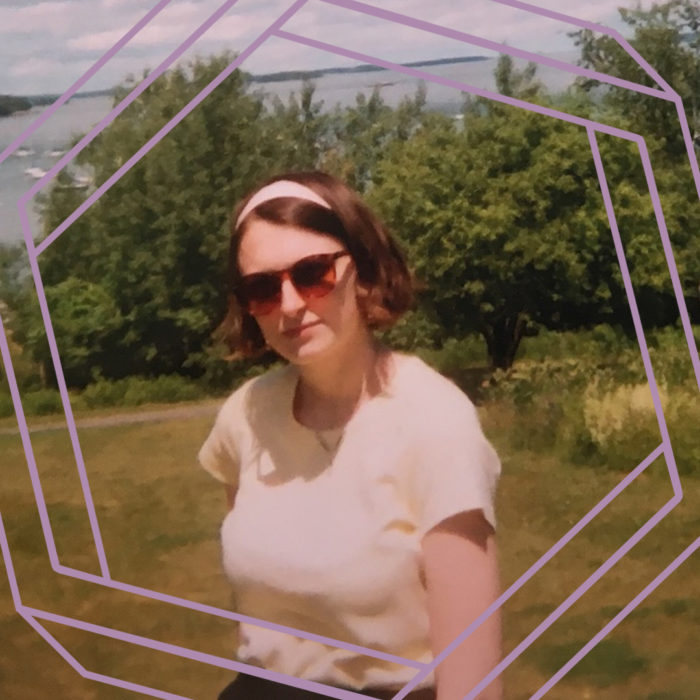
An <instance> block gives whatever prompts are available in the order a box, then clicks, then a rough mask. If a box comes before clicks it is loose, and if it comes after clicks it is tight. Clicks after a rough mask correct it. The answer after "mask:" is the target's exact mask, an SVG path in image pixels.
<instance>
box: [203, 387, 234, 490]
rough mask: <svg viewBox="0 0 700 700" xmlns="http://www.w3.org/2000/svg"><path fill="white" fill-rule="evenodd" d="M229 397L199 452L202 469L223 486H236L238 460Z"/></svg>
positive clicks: (232, 412) (231, 406)
mask: <svg viewBox="0 0 700 700" xmlns="http://www.w3.org/2000/svg"><path fill="white" fill-rule="evenodd" d="M232 398H233V397H231V398H230V399H229V400H228V401H227V402H226V403H225V404H224V405H223V406H222V407H221V410H220V411H219V413H218V415H217V417H216V421H215V422H214V427H213V428H212V430H211V432H210V433H209V435H208V436H207V439H206V440H205V441H204V444H203V445H202V447H201V448H200V450H199V454H198V460H199V463H200V465H201V466H202V467H204V469H206V470H207V471H208V472H209V473H210V474H211V475H212V476H214V477H215V478H216V479H218V480H219V481H221V482H223V483H224V484H229V485H231V486H237V485H238V468H239V458H238V450H237V447H236V438H235V430H234V429H235V425H236V417H235V415H233V414H234V410H233V408H234V405H235V404H234V402H233V401H232V400H231V399H232Z"/></svg>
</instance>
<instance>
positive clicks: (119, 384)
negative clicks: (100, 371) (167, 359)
mask: <svg viewBox="0 0 700 700" xmlns="http://www.w3.org/2000/svg"><path fill="white" fill-rule="evenodd" d="M201 397H202V390H201V388H200V387H199V385H197V384H195V383H194V382H192V381H191V380H188V379H185V378H184V377H181V376H179V375H164V376H161V377H157V378H155V379H146V378H144V377H127V378H125V379H117V380H108V379H100V380H98V381H97V382H94V383H93V384H90V385H89V386H87V387H86V388H85V390H84V391H83V392H82V394H81V398H82V400H83V401H84V403H85V405H86V406H87V407H88V408H97V407H100V406H138V405H140V404H144V403H175V402H177V401H193V400H196V399H199V398H201Z"/></svg>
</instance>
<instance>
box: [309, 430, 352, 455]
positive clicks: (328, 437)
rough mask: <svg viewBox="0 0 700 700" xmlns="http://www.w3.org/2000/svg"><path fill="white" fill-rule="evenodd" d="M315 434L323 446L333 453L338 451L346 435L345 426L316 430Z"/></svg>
mask: <svg viewBox="0 0 700 700" xmlns="http://www.w3.org/2000/svg"><path fill="white" fill-rule="evenodd" d="M313 432H314V435H315V436H316V440H317V442H318V444H319V445H321V447H322V448H323V449H324V450H325V451H326V452H328V453H329V454H333V453H334V452H337V451H338V448H339V447H340V443H341V442H342V441H343V437H344V436H345V428H332V429H331V430H314V431H313Z"/></svg>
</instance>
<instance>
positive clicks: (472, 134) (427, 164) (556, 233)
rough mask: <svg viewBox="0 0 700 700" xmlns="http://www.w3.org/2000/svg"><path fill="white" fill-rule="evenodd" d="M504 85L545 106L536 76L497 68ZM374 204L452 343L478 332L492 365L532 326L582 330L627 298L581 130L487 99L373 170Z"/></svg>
mask: <svg viewBox="0 0 700 700" xmlns="http://www.w3.org/2000/svg"><path fill="white" fill-rule="evenodd" d="M497 75H499V83H500V85H501V86H502V87H505V88H507V89H513V88H514V87H516V86H517V87H519V88H520V89H521V90H523V91H527V92H528V94H529V95H531V96H535V97H536V98H537V99H539V100H545V99H546V95H544V94H543V93H542V92H541V89H540V90H539V92H538V91H536V90H535V91H534V92H533V90H534V87H535V84H534V82H533V81H534V71H532V70H531V69H526V71H525V72H524V73H522V74H518V72H517V71H514V69H513V66H512V62H510V60H509V59H508V58H504V59H502V60H501V62H500V64H499V70H498V71H497ZM374 182H375V187H374V188H373V189H372V190H371V192H370V195H369V196H370V198H371V200H372V202H373V203H374V204H375V206H377V207H378V208H379V209H380V210H381V211H382V213H383V215H384V217H385V218H386V219H387V220H388V221H390V222H391V224H392V226H393V228H394V230H395V231H396V232H397V233H398V234H399V235H400V236H401V238H402V239H403V241H404V242H405V244H406V245H407V247H408V250H409V254H410V257H411V259H412V261H413V263H414V265H415V267H416V271H417V274H418V275H419V277H420V278H421V279H422V280H424V281H425V283H426V285H427V288H428V290H427V292H426V294H425V298H426V302H427V303H428V304H429V305H430V306H431V307H432V308H434V310H435V311H436V313H437V314H438V317H439V318H440V319H441V322H442V324H443V325H444V327H445V328H446V332H447V333H448V335H454V336H459V335H462V334H464V333H467V332H470V331H478V332H480V333H481V334H482V336H483V337H484V339H485V342H486V344H487V347H488V353H489V356H490V358H491V361H492V364H493V365H494V366H495V367H502V368H504V367H508V366H510V364H511V363H512V362H513V359H514V357H515V353H516V351H517V348H518V344H519V342H520V340H521V338H522V337H523V334H524V333H525V332H526V330H527V328H528V325H529V324H532V323H536V324H544V325H546V326H549V327H566V326H577V325H582V324H584V323H586V322H588V321H589V320H591V319H594V318H599V317H601V316H604V315H605V314H606V313H609V312H610V310H611V308H612V307H611V299H613V298H616V297H619V296H620V282H619V279H618V278H616V277H615V275H614V264H615V258H614V250H613V248H612V245H611V243H610V240H609V239H610V236H609V226H608V222H607V219H606V218H605V214H604V211H603V208H602V203H601V198H600V194H599V189H598V183H597V179H596V175H595V170H594V165H593V161H592V158H591V155H590V149H589V145H588V140H587V137H586V134H585V132H584V131H583V130H582V129H580V128H578V127H574V126H572V125H570V124H567V123H565V122H562V121H558V120H552V119H549V118H546V117H543V116H541V115H537V114H534V113H532V112H526V111H523V110H520V109H515V108H511V107H508V106H504V105H501V104H499V103H495V102H488V101H485V100H474V101H470V102H469V104H468V107H467V110H466V112H465V115H464V126H463V128H459V127H457V126H455V125H454V122H453V120H450V119H448V118H446V117H440V116H433V117H431V118H430V119H426V120H425V122H424V125H423V127H422V128H421V129H419V130H418V131H417V132H416V133H415V134H414V135H413V137H411V138H410V139H409V140H407V141H405V142H396V143H395V144H393V146H392V147H391V148H390V150H389V153H388V155H387V157H386V158H385V159H384V160H383V161H382V162H380V163H379V164H378V165H377V167H376V177H375V179H374Z"/></svg>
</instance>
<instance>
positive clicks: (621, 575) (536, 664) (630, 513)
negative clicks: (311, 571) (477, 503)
mask: <svg viewBox="0 0 700 700" xmlns="http://www.w3.org/2000/svg"><path fill="white" fill-rule="evenodd" d="M482 416H483V419H484V425H485V428H486V430H487V432H488V434H489V435H490V437H491V438H492V440H493V441H494V443H495V444H496V446H497V447H498V449H499V452H500V454H501V456H502V459H503V465H504V476H503V479H502V482H501V489H500V494H499V504H498V514H499V545H500V550H501V561H502V564H501V567H502V580H503V587H504V588H507V587H508V586H510V585H511V584H512V583H513V582H514V581H515V580H516V579H517V578H518V577H519V576H520V575H521V574H522V573H523V572H524V571H525V570H526V569H527V568H528V567H529V566H530V565H531V564H532V563H534V561H536V559H537V558H538V557H539V556H541V555H542V554H544V553H545V552H546V551H547V550H548V549H549V548H550V547H551V546H552V545H553V544H554V543H555V542H556V541H557V540H558V539H559V538H560V537H561V536H563V535H564V534H565V533H566V532H567V530H568V529H569V528H570V527H571V526H572V525H573V524H574V523H576V521H577V520H578V519H579V518H580V517H582V516H583V515H584V514H585V513H586V512H587V511H588V510H589V509H590V508H592V507H593V506H594V505H595V504H596V503H597V502H598V501H599V500H600V498H602V497H603V496H604V495H605V494H606V493H607V492H608V491H609V490H610V489H611V488H613V487H614V486H615V485H616V484H617V483H618V482H619V481H620V480H621V479H622V478H623V476H624V474H623V473H620V472H610V471H602V470H600V469H593V468H591V467H586V466H581V465H578V466H572V465H570V464H568V463H565V462H563V461H562V460H561V459H559V458H557V457H555V456H553V455H546V454H540V453H536V452H533V451H528V450H525V449H522V448H519V449H516V448H514V447H513V446H512V445H510V444H509V442H508V436H509V424H511V422H512V421H513V420H517V419H518V417H517V416H513V415H511V414H508V413H507V412H506V411H503V410H501V407H499V406H498V405H493V404H492V405H488V406H485V407H484V408H483V409H482ZM522 419H523V420H526V417H524V418H522ZM34 420H37V421H39V419H34ZM211 422H212V418H211V417H198V418H192V419H188V420H183V419H178V420H170V421H166V422H161V423H147V424H136V425H126V426H114V427H104V428H91V429H84V430H82V431H81V432H80V438H81V448H82V452H83V456H84V459H85V463H86V466H87V471H88V475H89V479H90V484H91V488H92V494H93V499H94V502H95V504H96V508H97V513H98V518H99V522H100V528H101V532H102V537H103V540H104V543H105V548H106V551H107V554H108V561H109V565H110V570H111V574H112V576H113V578H115V579H117V580H119V581H124V582H127V583H131V584H135V585H139V586H143V587H145V588H149V589H152V590H155V591H159V592H163V593H169V594H171V595H175V596H180V597H182V598H187V599H189V600H193V601H197V602H201V603H206V604H210V605H214V606H217V607H222V608H229V607H230V605H231V601H230V597H229V590H228V586H227V584H226V581H225V579H224V577H223V575H222V574H221V571H220V563H219V545H218V528H219V524H220V521H221V518H222V516H223V514H224V497H223V490H222V489H221V487H220V486H219V485H218V484H216V483H215V482H214V481H213V480H212V479H211V478H210V477H209V476H208V475H206V474H205V473H203V472H202V471H201V470H200V469H198V468H197V466H196V463H195V455H196V452H197V450H198V447H199V445H200V444H201V442H202V440H203V439H204V437H205V435H206V434H207V431H208V429H209V427H210V425H211ZM32 444H33V448H34V451H35V456H36V460H37V466H38V469H39V472H40V475H41V479H42V488H43V491H44V496H45V499H46V502H47V504H48V510H49V515H50V518H51V522H52V526H53V528H54V535H55V539H56V546H57V549H58V552H59V555H60V558H61V562H62V563H63V564H65V565H67V566H72V567H75V568H80V569H83V570H85V571H90V572H94V573H97V572H98V564H97V557H96V554H95V547H94V545H93V543H92V536H91V532H90V528H89V523H88V519H87V515H86V512H85V508H84V506H83V497H82V493H81V490H80V483H79V479H78V474H77V470H76V468H75V462H74V458H73V454H72V449H71V445H70V442H69V440H68V436H67V433H66V432H65V431H55V432H47V433H37V434H36V435H34V436H33V438H32ZM0 454H2V455H3V480H2V488H1V489H0V512H1V513H2V517H3V520H4V523H5V527H6V530H7V533H8V537H9V540H10V547H11V551H12V554H13V562H14V566H15V569H16V573H17V577H18V580H19V584H20V588H21V591H22V596H23V602H24V603H25V604H27V605H31V606H33V607H37V608H42V609H46V610H50V611H51V612H55V613H59V614H63V615H67V616H73V617H77V618H80V619H83V620H87V621H90V622H93V623H95V624H101V625H105V626H111V627H115V628H118V629H120V630H124V631H127V632H131V633H133V634H140V635H143V636H147V637H152V638H154V639H159V640H162V641H165V642H170V643H172V644H178V645H181V646H184V647H190V648H192V649H196V650H198V651H202V652H207V653H211V654H216V655H219V656H224V657H230V655H231V650H232V648H233V644H234V639H235V625H234V624H233V623H232V622H229V621H227V620H224V619H221V618H217V617H214V616H209V615H205V614H203V613H197V612H194V611H188V610H186V609H183V608H177V607H173V606H170V605H166V604H164V603H160V602H158V601H154V600H149V599H147V598H140V597H136V596H131V595H127V594H123V593H121V592H119V591H115V590H110V589H106V588H102V587H98V586H96V585H92V584H87V583H83V582H80V581H77V580H72V579H69V578H66V577H62V576H58V575H56V574H55V573H54V572H53V571H52V570H51V569H50V566H49V563H48V557H47V555H46V548H45V545H44V542H43V539H42V534H41V528H40V523H39V518H38V515H37V511H36V507H35V505H34V497H33V494H32V489H31V483H30V480H29V476H28V472H27V469H26V464H25V459H24V453H23V450H22V446H21V443H20V440H19V437H18V436H11V435H3V436H0ZM635 464H636V462H633V463H631V464H630V468H632V467H633V466H634V465H635ZM684 489H685V498H684V501H683V502H682V503H681V505H679V506H678V507H677V508H676V509H675V510H674V511H673V512H672V513H671V515H670V516H669V517H668V518H666V519H665V520H664V521H662V523H661V524H659V525H658V526H657V527H656V528H655V529H654V530H652V532H651V533H650V534H649V535H647V537H646V538H644V540H642V542H641V543H640V544H638V545H637V546H636V547H635V548H634V549H633V550H632V552H630V554H629V556H627V557H625V558H624V559H622V561H621V562H620V563H619V564H618V565H616V566H615V567H614V568H613V569H612V570H611V571H610V572H608V574H607V575H606V576H604V577H603V578H602V579H601V580H600V581H599V582H598V583H597V584H596V585H595V586H594V587H593V588H591V589H590V590H589V591H588V592H587V593H586V594H585V595H584V596H583V597H582V598H581V599H580V600H578V601H577V602H576V603H575V604H574V605H573V606H571V607H570V609H568V611H567V612H566V613H565V614H564V615H563V616H562V617H561V618H560V619H559V620H557V621H556V622H555V623H554V624H553V625H552V626H551V627H550V628H549V629H548V630H547V631H546V632H544V633H543V634H542V635H541V636H540V637H539V638H538V639H537V640H536V641H535V642H534V644H532V646H531V647H529V648H528V649H527V650H526V651H525V652H524V653H523V654H522V655H521V656H519V657H518V658H517V660H516V661H514V663H513V664H512V665H511V666H510V667H509V668H508V669H507V671H506V672H505V675H504V678H505V684H506V697H507V698H513V699H518V700H519V699H520V698H528V697H529V696H530V695H532V693H534V692H535V691H536V690H537V689H538V688H539V687H540V686H541V685H542V684H543V683H544V682H546V680H547V679H548V678H549V677H550V676H551V674H552V673H554V672H555V671H556V670H557V669H558V668H559V667H560V666H561V665H562V664H563V663H564V662H566V661H567V660H568V659H569V658H570V657H571V656H572V655H573V654H574V653H575V652H576V651H578V649H579V648H580V647H581V646H582V645H583V644H584V643H585V642H586V641H587V640H588V639H589V638H590V637H591V636H592V635H593V634H595V633H596V632H597V631H598V630H599V629H600V628H601V627H603V625H605V623H606V622H607V621H608V620H609V619H610V618H612V617H613V616H614V615H615V614H616V613H617V611H618V610H620V609H621V608H622V607H623V606H624V605H625V604H626V603H627V602H628V601H629V600H630V599H631V598H632V597H633V596H634V595H636V594H637V593H638V592H639V591H640V590H641V589H642V588H643V587H644V586H645V585H646V584H647V583H648V582H649V581H650V580H651V579H652V578H653V577H654V576H655V575H656V574H657V573H658V572H659V571H660V570H661V569H663V568H664V567H665V566H666V565H667V564H668V563H669V562H670V561H671V560H672V559H673V558H674V557H675V556H677V554H679V553H680V552H681V551H682V550H683V549H684V548H685V547H686V546H687V545H688V544H690V542H692V540H693V539H694V538H695V537H696V536H697V533H698V530H699V529H700V527H699V526H700V509H698V501H699V500H700V498H699V496H700V481H698V480H697V479H685V481H684ZM671 495H672V491H671V486H670V483H669V480H668V477H667V474H666V467H665V464H664V463H663V460H658V461H657V462H656V463H655V464H653V465H652V466H651V467H650V468H649V469H648V470H647V473H645V474H643V475H642V476H641V477H640V478H639V479H637V481H635V482H634V483H633V484H632V485H630V486H629V487H628V488H627V490H626V491H624V492H623V493H622V494H621V495H620V496H619V497H618V498H617V499H616V500H615V501H614V502H613V503H612V504H611V505H610V506H608V508H606V509H605V510H604V511H603V513H601V514H600V516H599V517H598V518H597V519H596V520H595V521H593V522H592V523H591V524H590V525H588V526H587V527H586V528H585V529H584V530H583V532H581V533H580V535H579V536H578V537H576V538H575V539H574V540H573V541H572V542H571V543H570V544H568V545H567V546H566V547H565V548H564V549H563V550H562V551H561V552H560V553H559V554H558V555H557V556H556V557H555V558H554V559H553V560H552V561H550V562H549V563H548V564H547V565H546V566H545V567H544V568H543V569H542V570H541V571H540V572H539V573H537V574H536V575H535V576H534V577H533V578H532V579H530V580H529V581H528V582H527V583H526V584H525V585H524V586H523V587H522V588H521V589H520V590H519V591H518V592H517V593H515V594H514V595H513V596H512V597H511V598H510V600H509V601H508V602H507V603H506V605H505V607H504V637H505V640H504V649H505V651H506V652H509V651H510V650H512V649H513V648H515V647H516V646H517V645H518V644H519V643H520V642H521V641H522V640H523V639H524V638H525V637H526V636H527V635H528V634H529V633H530V632H532V630H533V629H535V627H537V625H538V624H539V623H540V622H542V620H543V619H544V618H545V617H546V616H547V615H548V614H549V613H550V612H551V611H552V610H554V608H556V606H557V605H559V604H560V603H561V602H563V601H564V600H565V599H566V598H567V596H568V595H570V594H571V593H572V592H573V591H574V590H575V589H576V587H577V586H579V585H580V584H582V583H583V582H584V580H585V579H586V578H587V577H588V576H589V575H591V574H592V573H593V572H594V571H595V569H596V568H597V567H598V566H600V565H601V564H602V563H603V562H604V561H605V560H606V559H607V558H608V557H609V556H610V555H612V554H613V553H614V551H615V550H616V549H617V548H618V547H620V546H621V545H622V544H623V543H624V542H625V541H626V540H627V538H629V537H630V536H631V535H632V534H633V533H634V532H635V531H636V530H637V529H638V528H639V527H640V526H642V525H643V524H644V523H645V522H646V521H647V520H648V519H649V518H650V517H651V516H652V515H653V514H654V513H655V512H656V511H657V510H658V509H659V508H660V507H661V506H662V505H663V504H664V503H665V502H666V501H667V500H668V499H669V498H670V497H671ZM46 628H47V630H48V631H49V632H50V633H51V634H53V635H54V636H55V637H56V638H57V639H59V640H60V641H61V643H63V645H64V646H65V647H66V648H67V649H68V650H69V651H70V652H71V653H72V654H73V655H74V656H75V657H76V658H77V659H78V660H79V661H80V663H82V664H83V665H84V666H85V667H86V668H88V669H90V670H91V671H95V672H99V673H104V674H106V675H111V676H116V677H118V678H124V679H126V680H129V681H131V682H134V683H141V684H144V685H147V686H152V687H155V688H158V689H161V690H166V691H169V692H173V693H177V694H179V695H183V696H186V697H190V698H194V699H196V700H200V699H201V700H205V699H209V698H215V697H216V694H217V692H218V690H220V689H221V687H223V685H225V684H226V682H228V680H229V678H230V674H229V673H228V672H227V671H225V670H223V669H218V668H215V667H212V666H208V665H205V664H202V663H195V662H191V661H187V660H184V659H179V658H177V657H175V656H172V655H169V654H165V653H159V652H153V651H150V650H146V649H142V648H136V647H133V646H131V645H127V644H124V643H121V642H117V641H113V640H110V639H107V638H101V637H98V636H96V635H91V634H88V633H83V632H80V631H76V630H72V629H69V628H67V627H63V626H60V625H55V624H48V623H47V624H46ZM0 629H1V630H2V638H3V640H5V644H4V645H3V652H4V653H3V654H2V655H1V656H0V696H1V697H4V698H5V697H6V698H12V699H14V698H30V697H43V696H45V695H48V694H49V693H50V694H51V695H52V696H53V697H56V698H59V699H62V698H71V699H72V698H86V699H93V698H94V699H102V698H107V699H115V700H116V699H119V698H124V699H126V698H134V697H138V696H139V694H138V693H133V692H130V691H126V690H122V689H118V688H114V687H110V686H108V685H104V684H99V683H96V682H94V681H87V680H85V679H82V678H81V677H80V676H78V675H77V673H76V672H75V671H73V669H71V668H70V667H69V666H68V664H67V663H66V662H65V661H63V660H62V659H61V658H60V657H59V656H58V654H56V653H55V652H54V651H53V650H52V649H51V648H50V647H49V646H48V644H47V643H46V642H44V641H43V640H42V639H41V638H40V637H39V636H38V634H37V633H35V632H34V631H33V630H32V629H31V628H30V627H29V626H28V625H27V624H26V623H25V622H24V621H23V620H22V619H21V618H20V617H19V616H18V615H17V614H16V613H15V611H14V608H13V605H12V600H11V597H10V590H9V586H8V583H7V579H6V578H5V576H4V575H2V576H0ZM699 632H700V560H699V559H698V557H697V556H696V557H694V558H691V559H690V560H689V561H688V562H686V564H685V565H684V566H682V567H681V569H679V570H678V571H677V572H676V573H674V574H672V575H671V577H670V578H669V579H668V580H667V581H666V582H665V583H664V584H663V585H662V586H661V587H660V588H659V589H657V590H656V591H655V592H654V593H653V594H652V595H651V596H650V597H649V598H648V599H647V600H646V601H645V602H644V603H643V604H642V606H641V607H640V608H639V609H637V610H636V611H635V612H633V613H632V614H631V615H630V616H629V617H628V618H627V619H626V620H625V621H624V622H623V623H622V624H621V625H620V626H619V627H617V628H616V629H615V630H614V631H613V632H612V633H611V634H610V635H609V636H608V637H606V639H605V640H604V641H603V642H602V643H601V644H600V645H599V646H598V647H597V649H595V650H594V651H593V652H592V653H591V654H590V655H589V656H588V657H587V658H585V659H584V661H582V662H581V663H580V664H579V665H578V666H577V667H575V668H574V669H573V670H572V671H571V672H570V673H569V674H568V675H567V676H566V677H564V679H563V680H562V681H561V682H560V683H559V684H557V685H556V686H554V688H553V689H552V690H551V691H550V692H549V693H548V694H547V696H546V697H548V698H557V699H559V698H561V699H562V700H563V699H565V698H566V699H567V700H568V699H570V698H574V699H575V698H602V699H603V700H607V699H610V700H612V699H613V698H614V699H616V700H617V699H618V698H630V699H632V700H637V699H638V700H664V699H665V700H670V699H671V698H673V699H674V700H675V699H681V700H682V699H685V698H687V699H688V700H690V699H692V698H697V697H698V688H700V666H699V665H698V664H697V640H698V638H700V637H699Z"/></svg>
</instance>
